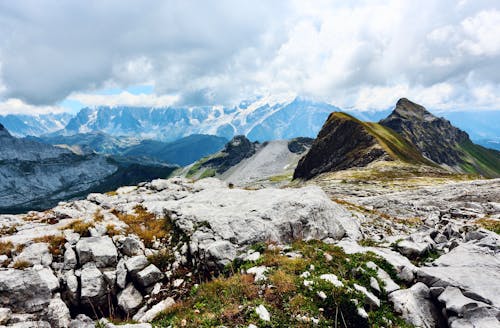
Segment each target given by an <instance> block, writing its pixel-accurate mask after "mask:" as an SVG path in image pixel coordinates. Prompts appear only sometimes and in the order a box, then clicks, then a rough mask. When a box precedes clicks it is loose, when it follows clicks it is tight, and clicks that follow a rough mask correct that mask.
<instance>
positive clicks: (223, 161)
mask: <svg viewBox="0 0 500 328" xmlns="http://www.w3.org/2000/svg"><path fill="white" fill-rule="evenodd" d="M257 145H258V143H255V142H251V141H250V140H248V139H247V138H246V137H245V136H236V137H234V138H233V139H232V140H231V141H229V142H228V143H227V144H226V146H225V147H224V149H223V150H222V151H221V156H217V157H214V158H212V159H210V160H208V161H206V162H205V163H204V164H203V166H206V167H214V168H215V170H216V171H217V173H219V174H222V173H224V172H226V171H227V170H228V169H229V168H231V167H233V166H234V165H236V164H238V163H239V162H241V161H242V160H244V159H245V158H249V157H251V156H252V155H253V154H255V151H256V149H257Z"/></svg>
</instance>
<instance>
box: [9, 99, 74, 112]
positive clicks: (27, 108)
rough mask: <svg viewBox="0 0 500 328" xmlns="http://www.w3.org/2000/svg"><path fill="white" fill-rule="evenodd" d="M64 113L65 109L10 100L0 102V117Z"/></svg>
mask: <svg viewBox="0 0 500 328" xmlns="http://www.w3.org/2000/svg"><path fill="white" fill-rule="evenodd" d="M64 111H66V109H65V108H63V107H60V106H35V105H31V104H27V103H25V102H24V101H22V100H19V99H14V98H10V99H7V100H5V101H1V102H0V115H7V114H29V115H39V114H49V113H62V112H64Z"/></svg>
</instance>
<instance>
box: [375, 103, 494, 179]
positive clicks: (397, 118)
mask: <svg viewBox="0 0 500 328" xmlns="http://www.w3.org/2000/svg"><path fill="white" fill-rule="evenodd" d="M380 124H381V125H383V126H385V127H388V128H390V129H392V130H394V131H396V132H397V133H398V134H400V135H401V136H403V137H404V138H406V139H407V140H409V141H411V142H412V143H413V144H414V145H415V146H416V147H417V148H418V150H419V151H421V152H422V154H423V155H424V156H425V157H426V158H428V159H430V160H432V161H434V162H435V163H438V164H440V165H445V166H448V167H451V168H454V169H456V170H459V171H465V172H469V173H480V174H483V175H486V176H489V177H499V176H500V152H498V151H495V150H490V149H486V148H483V147H481V146H478V145H475V144H473V143H472V142H471V140H470V139H469V135H468V134H467V133H466V132H464V131H462V130H460V129H458V128H456V127H454V126H453V125H452V124H451V123H450V122H449V121H448V120H446V119H444V118H439V117H436V116H434V115H432V114H431V113H430V112H428V111H427V110H426V109H425V108H424V107H423V106H420V105H418V104H415V103H413V102H411V101H410V100H408V99H406V98H402V99H400V100H399V101H398V102H397V104H396V108H395V109H394V111H393V112H392V113H391V114H390V115H389V116H388V117H387V118H385V119H383V120H381V121H380Z"/></svg>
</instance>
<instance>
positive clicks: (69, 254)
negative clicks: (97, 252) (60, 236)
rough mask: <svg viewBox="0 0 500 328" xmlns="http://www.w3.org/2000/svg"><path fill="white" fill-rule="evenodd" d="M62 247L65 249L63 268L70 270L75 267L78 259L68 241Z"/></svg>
mask: <svg viewBox="0 0 500 328" xmlns="http://www.w3.org/2000/svg"><path fill="white" fill-rule="evenodd" d="M64 247H65V249H66V250H65V251H64V269H66V270H70V269H74V268H76V266H77V264H78V260H77V258H76V253H75V251H74V250H73V247H71V244H70V243H66V244H65V245H64Z"/></svg>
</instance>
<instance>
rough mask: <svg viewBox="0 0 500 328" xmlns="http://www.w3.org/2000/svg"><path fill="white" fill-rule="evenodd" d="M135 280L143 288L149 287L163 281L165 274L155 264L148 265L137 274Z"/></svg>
mask: <svg viewBox="0 0 500 328" xmlns="http://www.w3.org/2000/svg"><path fill="white" fill-rule="evenodd" d="M135 279H136V280H137V282H138V283H139V285H141V286H142V287H148V286H151V285H152V284H154V283H156V282H158V281H160V280H162V279H163V273H162V272H161V271H160V269H158V268H157V267H156V265H154V264H150V265H148V266H147V267H146V268H144V269H143V270H141V271H139V272H137V274H136V275H135Z"/></svg>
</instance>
